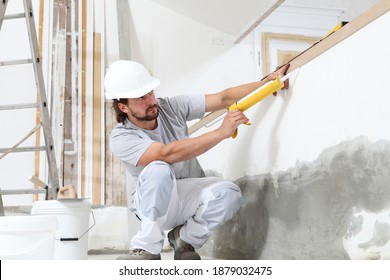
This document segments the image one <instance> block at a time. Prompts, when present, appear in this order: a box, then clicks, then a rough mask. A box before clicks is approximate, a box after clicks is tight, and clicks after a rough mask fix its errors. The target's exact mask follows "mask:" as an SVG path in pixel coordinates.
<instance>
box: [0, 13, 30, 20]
mask: <svg viewBox="0 0 390 280" xmlns="http://www.w3.org/2000/svg"><path fill="white" fill-rule="evenodd" d="M24 17H26V16H25V14H24V13H19V14H12V15H5V16H4V19H15V18H24Z"/></svg>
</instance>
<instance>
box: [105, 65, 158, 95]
mask: <svg viewBox="0 0 390 280" xmlns="http://www.w3.org/2000/svg"><path fill="white" fill-rule="evenodd" d="M159 84H160V81H159V80H158V79H156V78H154V77H152V76H151V75H150V73H149V72H148V70H146V68H145V67H144V66H143V65H142V64H140V63H138V62H136V61H128V60H118V61H115V62H114V63H113V64H112V65H111V66H110V68H109V69H108V71H107V74H106V76H105V78H104V87H105V90H106V98H107V99H120V98H138V97H141V96H144V95H145V94H147V93H149V92H151V91H152V90H154V89H155V88H156V87H157V86H158V85H159Z"/></svg>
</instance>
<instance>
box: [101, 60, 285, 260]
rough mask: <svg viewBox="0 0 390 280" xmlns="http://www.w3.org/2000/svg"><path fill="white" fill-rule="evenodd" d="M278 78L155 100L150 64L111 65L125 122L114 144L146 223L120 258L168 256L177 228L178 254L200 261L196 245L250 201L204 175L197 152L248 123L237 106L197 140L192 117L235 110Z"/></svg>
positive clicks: (113, 93) (111, 82)
mask: <svg viewBox="0 0 390 280" xmlns="http://www.w3.org/2000/svg"><path fill="white" fill-rule="evenodd" d="M287 68H288V66H287V67H284V68H282V69H281V71H280V72H281V73H283V74H284V73H285V72H286V71H287ZM275 77H276V74H275V73H272V74H270V75H269V76H268V77H267V78H266V79H264V80H262V81H259V82H254V83H249V84H244V85H240V86H237V87H233V88H229V89H226V90H224V91H221V92H219V93H215V94H206V95H183V96H177V97H173V98H158V99H156V97H155V94H154V89H155V88H156V87H157V86H158V85H159V80H157V79H156V78H154V77H152V76H150V74H149V72H148V71H147V70H146V69H145V67H144V66H143V65H141V64H139V63H138V62H135V61H123V60H120V61H116V62H114V63H113V64H112V65H111V66H110V68H109V70H108V72H107V74H106V77H105V89H106V97H107V98H109V99H114V101H113V107H114V109H115V112H116V118H117V121H118V123H119V124H118V125H117V126H116V127H115V128H114V129H113V131H112V132H111V136H110V148H111V150H112V152H113V153H114V154H115V155H116V156H118V157H119V159H120V160H121V161H122V162H123V164H124V165H125V167H126V169H127V170H128V171H129V173H130V174H131V175H132V176H133V177H134V179H135V180H136V182H137V185H136V191H135V193H134V194H133V206H132V208H131V209H130V210H131V211H132V212H134V213H135V214H136V215H137V217H138V218H139V219H140V220H141V230H140V231H139V232H138V233H137V234H136V235H135V236H134V237H133V238H132V240H131V247H132V249H131V250H130V251H129V253H128V254H126V255H124V256H121V257H120V258H119V259H130V260H143V259H161V256H160V252H161V250H162V247H163V243H164V230H170V232H169V233H168V241H169V243H170V245H171V246H172V247H173V248H174V251H175V253H174V258H175V259H180V260H197V259H200V256H199V255H198V254H197V253H196V252H195V249H198V248H200V247H201V246H202V245H203V244H204V243H205V242H206V241H207V239H208V238H209V237H210V235H211V234H212V232H213V231H214V230H215V229H216V228H217V227H218V226H220V225H222V224H223V223H225V222H226V221H228V220H230V219H231V218H232V217H233V215H234V214H235V213H236V212H237V211H238V210H239V208H240V207H241V206H242V203H243V198H242V194H241V190H240V188H239V187H238V186H237V185H235V184H233V183H232V182H228V181H225V180H223V179H221V178H216V177H205V174H204V172H203V170H202V167H201V166H200V164H199V162H198V160H197V159H196V157H197V156H199V155H201V154H203V153H205V152H207V151H208V150H210V149H211V148H213V147H214V146H215V145H217V144H218V143H220V142H221V141H222V140H224V139H226V138H229V137H230V136H231V135H232V134H233V132H234V131H235V130H236V129H237V127H238V126H239V125H241V124H245V123H247V122H248V121H249V120H248V118H247V117H246V116H245V115H244V114H243V113H242V112H240V111H239V110H235V111H232V112H229V113H227V114H226V116H225V118H224V120H223V122H222V124H221V126H220V127H218V128H217V129H215V130H213V131H210V132H207V133H205V134H203V135H201V136H198V137H194V138H189V137H188V130H187V125H186V122H187V121H189V120H193V119H197V118H201V117H203V116H204V114H205V112H210V111H215V110H220V109H223V108H226V107H228V106H229V105H231V104H233V103H234V102H237V101H238V100H240V99H242V98H243V97H245V96H246V95H248V94H249V93H251V92H252V91H253V90H255V89H256V88H258V87H260V86H261V85H262V84H264V83H266V82H267V81H270V80H273V79H275ZM287 86H288V85H287V84H286V85H285V87H287Z"/></svg>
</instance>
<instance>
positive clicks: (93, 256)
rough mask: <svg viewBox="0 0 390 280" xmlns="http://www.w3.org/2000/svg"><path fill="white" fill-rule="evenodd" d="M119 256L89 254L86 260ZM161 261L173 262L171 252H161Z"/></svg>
mask: <svg viewBox="0 0 390 280" xmlns="http://www.w3.org/2000/svg"><path fill="white" fill-rule="evenodd" d="M119 255H120V254H89V255H88V260H115V259H116V258H117V257H119ZM201 258H202V260H215V259H214V258H210V257H204V256H201ZM161 259H162V260H173V251H163V252H161Z"/></svg>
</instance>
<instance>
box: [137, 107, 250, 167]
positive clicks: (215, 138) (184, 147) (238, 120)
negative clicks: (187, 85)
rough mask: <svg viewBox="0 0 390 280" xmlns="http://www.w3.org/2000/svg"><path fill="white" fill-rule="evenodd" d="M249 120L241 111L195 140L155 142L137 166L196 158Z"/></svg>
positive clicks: (234, 112) (227, 116)
mask: <svg viewBox="0 0 390 280" xmlns="http://www.w3.org/2000/svg"><path fill="white" fill-rule="evenodd" d="M248 121H249V120H248V119H247V117H245V115H244V114H243V113H242V112H240V111H239V110H235V111H232V112H231V113H230V114H227V115H226V116H225V119H224V120H223V122H222V125H221V126H220V127H219V128H217V129H215V130H213V131H210V132H208V133H205V134H203V135H201V136H198V137H195V138H189V139H184V140H179V141H174V142H171V143H169V144H162V143H159V142H155V143H153V144H152V145H150V147H149V148H148V149H147V150H146V151H145V153H144V154H143V155H142V156H141V158H140V159H139V160H138V163H137V166H146V165H148V164H149V163H151V162H152V161H155V160H161V161H165V162H167V163H169V164H172V163H176V162H180V161H184V160H188V159H191V158H195V157H197V156H199V155H201V154H203V153H205V152H207V151H208V150H210V149H211V148H213V147H214V146H215V145H217V144H218V143H220V142H221V141H222V140H224V139H226V138H229V137H230V136H231V135H232V134H233V132H234V131H235V130H236V128H237V127H238V126H239V125H240V124H244V123H247V122H248Z"/></svg>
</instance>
